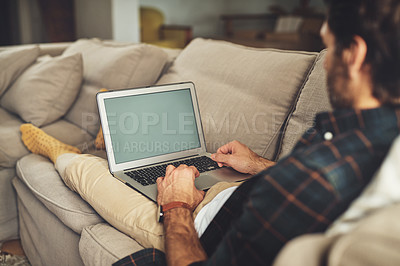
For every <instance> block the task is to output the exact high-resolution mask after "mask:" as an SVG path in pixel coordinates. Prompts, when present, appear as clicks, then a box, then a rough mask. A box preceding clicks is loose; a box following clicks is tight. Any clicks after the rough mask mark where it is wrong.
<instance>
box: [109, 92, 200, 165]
mask: <svg viewBox="0 0 400 266" xmlns="http://www.w3.org/2000/svg"><path fill="white" fill-rule="evenodd" d="M104 105H105V109H106V113H107V121H108V127H109V132H110V136H111V142H112V146H113V152H114V158H115V163H117V164H119V163H125V162H130V161H134V160H140V159H145V158H150V157H154V156H159V155H164V154H168V153H174V152H179V151H185V150H189V149H195V148H199V147H200V139H199V135H198V129H197V125H196V121H195V115H194V110H193V102H192V97H191V94H190V89H180V90H174V91H166V92H156V93H151V94H141V95H131V96H124V97H118V98H110V99H105V100H104Z"/></svg>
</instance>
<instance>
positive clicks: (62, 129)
mask: <svg viewBox="0 0 400 266" xmlns="http://www.w3.org/2000/svg"><path fill="white" fill-rule="evenodd" d="M42 129H43V130H44V132H46V133H47V134H49V135H51V136H53V137H55V138H56V139H58V140H60V141H62V142H64V143H67V144H69V145H72V146H78V145H80V146H82V147H83V146H89V145H91V143H92V141H93V137H92V136H91V135H90V134H88V132H87V131H85V130H83V129H81V128H79V127H78V126H76V125H74V124H72V123H71V122H68V121H67V120H64V119H60V120H58V121H57V122H55V123H52V124H50V125H47V126H45V127H42Z"/></svg>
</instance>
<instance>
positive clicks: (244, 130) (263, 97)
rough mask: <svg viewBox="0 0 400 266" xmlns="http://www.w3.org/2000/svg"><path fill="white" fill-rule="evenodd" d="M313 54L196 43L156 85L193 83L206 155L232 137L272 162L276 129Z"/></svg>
mask: <svg viewBox="0 0 400 266" xmlns="http://www.w3.org/2000/svg"><path fill="white" fill-rule="evenodd" d="M316 56H317V54H316V53H305V52H290V51H279V50H271V49H256V48H249V47H244V46H240V45H235V44H232V43H228V42H223V41H213V40H204V39H196V40H194V41H192V42H191V43H190V45H188V46H187V47H186V48H185V49H184V50H183V51H182V52H181V53H180V54H179V56H178V57H177V59H176V60H175V62H174V64H173V65H172V66H171V68H170V69H169V71H168V72H167V74H165V75H164V76H163V77H162V78H161V79H160V81H158V83H172V82H181V81H188V80H191V81H193V82H194V83H195V86H196V90H197V96H198V99H199V105H200V112H201V116H202V123H203V127H204V133H205V139H206V142H207V149H208V151H209V152H215V151H216V150H217V149H218V148H219V147H220V146H221V145H223V144H225V143H227V142H229V141H232V140H235V139H236V140H239V141H241V142H243V143H245V144H247V145H248V146H249V147H250V148H251V149H252V150H254V151H255V152H256V153H258V154H259V155H261V156H264V157H266V158H269V159H274V157H275V153H276V146H277V142H278V140H279V135H280V129H281V127H282V125H283V124H284V122H285V120H286V117H287V116H288V115H289V111H290V110H291V107H292V105H293V104H294V102H295V99H296V96H297V93H298V91H299V89H300V88H301V86H302V84H303V82H304V79H305V77H306V76H307V74H308V71H309V69H310V67H311V66H312V64H313V62H314V60H315V58H316ZM288 73H290V75H288Z"/></svg>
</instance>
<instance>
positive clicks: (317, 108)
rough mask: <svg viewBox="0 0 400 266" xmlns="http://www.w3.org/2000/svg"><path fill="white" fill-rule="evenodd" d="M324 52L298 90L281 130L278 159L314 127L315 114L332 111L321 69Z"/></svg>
mask: <svg viewBox="0 0 400 266" xmlns="http://www.w3.org/2000/svg"><path fill="white" fill-rule="evenodd" d="M325 54H326V50H323V51H322V52H321V53H320V54H319V55H318V58H317V59H316V60H315V62H314V64H313V66H312V68H311V70H310V72H309V74H308V76H307V78H306V79H305V82H304V86H303V87H302V88H301V89H300V90H299V93H298V95H297V98H296V103H295V105H294V109H293V112H291V113H290V115H289V117H288V121H287V123H286V126H285V128H284V129H283V130H282V131H283V134H282V141H281V142H280V145H281V147H278V150H277V154H278V158H279V159H280V158H282V157H284V156H286V155H288V154H289V153H290V151H291V150H292V149H293V147H294V146H295V144H296V143H297V141H298V140H299V138H300V137H301V135H302V134H303V133H304V132H305V131H306V130H307V129H309V128H311V127H312V126H314V117H315V114H317V113H319V112H323V111H329V110H332V107H331V104H330V102H329V98H328V91H327V87H326V73H325V70H324V67H323V64H324V60H325Z"/></svg>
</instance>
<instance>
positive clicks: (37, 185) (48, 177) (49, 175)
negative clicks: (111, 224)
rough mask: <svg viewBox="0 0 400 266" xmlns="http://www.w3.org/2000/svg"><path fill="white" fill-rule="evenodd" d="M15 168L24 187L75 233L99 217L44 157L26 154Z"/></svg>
mask: <svg viewBox="0 0 400 266" xmlns="http://www.w3.org/2000/svg"><path fill="white" fill-rule="evenodd" d="M16 170H17V175H18V177H19V179H20V180H21V181H22V182H23V183H24V184H25V185H26V187H25V186H24V187H25V188H26V189H29V190H30V191H31V192H32V193H33V194H34V195H35V197H36V198H37V199H38V200H39V201H40V202H41V203H43V205H44V206H46V208H47V209H48V210H49V211H50V212H51V213H53V214H54V215H55V216H57V217H58V219H60V221H61V222H62V223H63V224H65V225H66V226H67V227H68V228H70V229H71V230H72V231H74V232H76V233H77V234H81V232H82V230H83V228H85V227H87V226H90V225H94V224H98V223H100V222H102V221H103V219H101V217H100V216H98V215H97V213H96V212H95V211H94V210H93V209H92V207H91V206H89V204H87V203H86V202H85V201H83V200H82V198H81V197H79V195H77V194H76V193H74V192H73V191H71V190H70V189H68V188H67V187H66V186H65V184H64V182H63V181H62V180H61V178H60V176H59V175H58V173H57V172H56V170H55V169H54V165H53V163H52V162H50V161H49V160H48V159H47V158H45V157H43V156H40V155H36V154H29V155H27V156H25V157H23V158H22V159H20V160H19V161H18V163H17V166H16ZM20 197H21V196H20Z"/></svg>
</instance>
